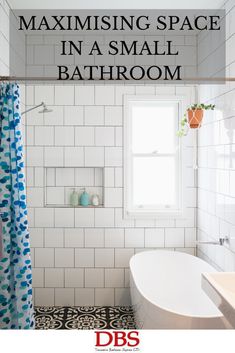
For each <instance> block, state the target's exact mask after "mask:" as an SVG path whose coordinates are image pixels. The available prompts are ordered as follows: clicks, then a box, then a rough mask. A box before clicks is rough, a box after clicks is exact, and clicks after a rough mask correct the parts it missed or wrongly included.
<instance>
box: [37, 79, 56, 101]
mask: <svg viewBox="0 0 235 353" xmlns="http://www.w3.org/2000/svg"><path fill="white" fill-rule="evenodd" d="M42 102H44V103H46V104H47V105H53V104H54V86H52V85H48V84H46V85H36V86H35V104H36V105H38V104H40V103H42Z"/></svg>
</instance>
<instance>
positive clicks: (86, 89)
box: [75, 85, 95, 105]
mask: <svg viewBox="0 0 235 353" xmlns="http://www.w3.org/2000/svg"><path fill="white" fill-rule="evenodd" d="M94 103H95V90H94V86H85V85H84V86H75V105H94Z"/></svg>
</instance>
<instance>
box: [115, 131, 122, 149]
mask: <svg viewBox="0 0 235 353" xmlns="http://www.w3.org/2000/svg"><path fill="white" fill-rule="evenodd" d="M122 145H123V129H122V127H116V129H115V146H122Z"/></svg>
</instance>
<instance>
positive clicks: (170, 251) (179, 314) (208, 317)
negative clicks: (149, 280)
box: [129, 249, 224, 319]
mask: <svg viewBox="0 0 235 353" xmlns="http://www.w3.org/2000/svg"><path fill="white" fill-rule="evenodd" d="M156 252H162V253H179V254H181V255H183V256H187V257H196V258H197V259H198V260H200V261H203V262H205V263H206V264H207V265H209V266H210V267H211V268H213V269H214V270H215V271H217V270H216V269H215V268H214V267H213V266H211V265H210V264H208V263H207V262H206V261H204V260H202V259H200V258H199V257H197V256H194V255H190V254H187V253H183V252H180V251H174V250H163V249H159V250H158V249H156V250H147V251H142V252H139V253H137V254H134V255H133V256H132V257H131V258H130V261H129V267H130V275H131V276H132V279H133V282H134V284H135V286H136V288H137V290H138V292H139V293H140V295H141V296H142V297H143V298H144V300H146V301H148V302H149V303H150V304H151V305H154V306H157V307H158V308H160V309H162V310H165V311H167V312H169V313H173V314H174V315H178V316H181V317H185V318H187V317H189V316H190V317H191V318H195V319H216V318H223V317H224V315H223V314H222V313H221V312H220V311H219V309H218V308H217V307H216V306H215V310H217V311H219V312H220V313H221V315H218V314H215V315H210V316H201V315H195V314H194V315H192V314H190V315H186V314H184V313H180V312H177V311H175V310H172V309H170V308H167V307H164V306H161V307H160V306H159V305H158V304H157V303H156V302H154V301H152V300H150V299H149V298H148V297H146V295H144V294H143V292H142V290H141V289H140V288H139V286H137V284H136V281H135V278H134V275H133V271H132V269H131V263H132V262H133V259H134V258H135V257H138V256H139V255H140V254H143V253H156ZM217 272H218V271H217ZM203 273H208V272H203ZM202 290H203V289H202ZM208 300H209V298H208Z"/></svg>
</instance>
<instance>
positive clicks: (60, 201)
mask: <svg viewBox="0 0 235 353" xmlns="http://www.w3.org/2000/svg"><path fill="white" fill-rule="evenodd" d="M46 204H47V205H51V206H52V205H64V204H65V199H64V188H63V187H47V188H46Z"/></svg>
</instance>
